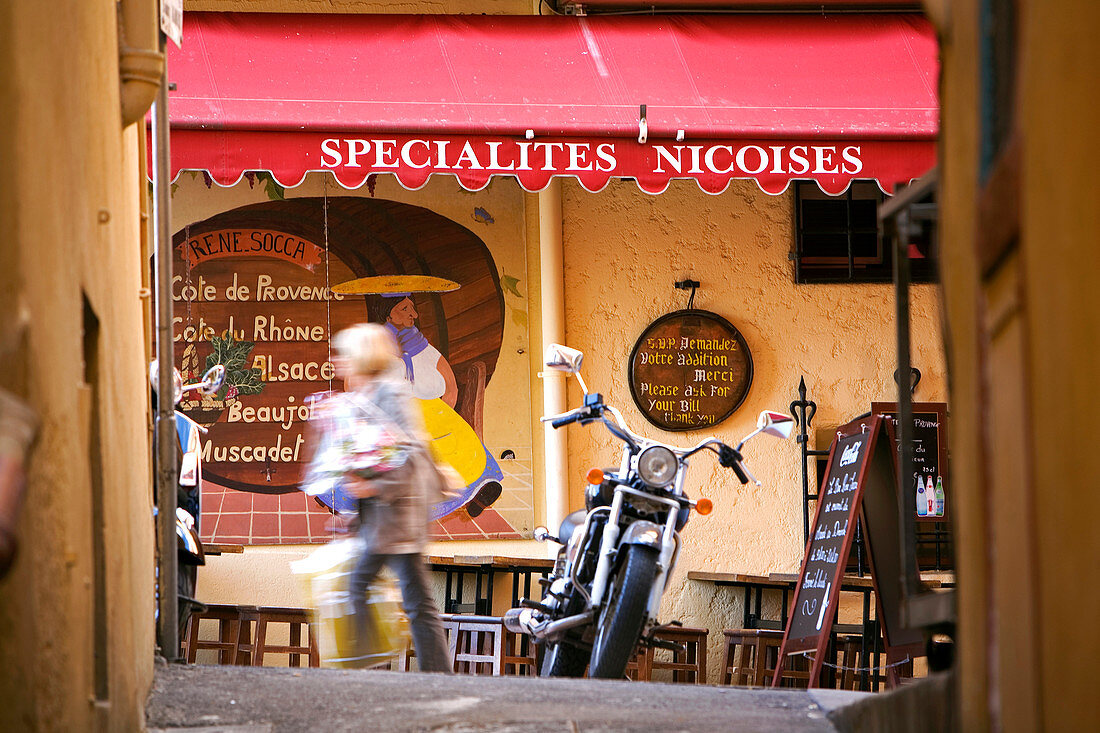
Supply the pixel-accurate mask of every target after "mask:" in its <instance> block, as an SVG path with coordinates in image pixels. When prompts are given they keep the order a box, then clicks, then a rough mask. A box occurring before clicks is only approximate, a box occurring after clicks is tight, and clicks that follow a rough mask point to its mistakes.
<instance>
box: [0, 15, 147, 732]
mask: <svg viewBox="0 0 1100 733" xmlns="http://www.w3.org/2000/svg"><path fill="white" fill-rule="evenodd" d="M2 5H3V7H2V8H0V109H3V110H4V114H3V115H2V116H0V160H2V161H3V175H2V176H0V211H2V217H0V219H2V224H0V232H2V236H3V241H2V243H0V334H2V338H4V339H7V338H8V336H9V333H10V329H11V324H12V323H13V321H14V316H15V313H16V308H17V307H18V306H19V304H23V305H25V306H26V308H28V310H29V312H30V317H31V323H30V327H29V331H28V334H27V340H26V342H25V343H24V344H23V345H21V346H20V347H18V348H17V349H16V350H15V351H14V352H12V353H10V354H7V355H5V357H4V358H5V361H4V367H3V369H2V370H0V384H2V385H3V386H4V387H5V388H7V389H10V390H12V391H13V392H16V393H17V394H19V395H21V396H23V397H24V398H26V400H27V401H28V402H29V403H30V404H31V405H32V406H33V407H34V408H35V409H36V410H37V411H38V413H39V414H40V416H41V418H42V432H41V434H40V437H39V440H38V443H37V445H36V447H35V449H34V451H33V453H32V455H31V460H30V464H29V480H28V489H27V494H26V504H25V507H24V510H23V512H22V516H21V519H20V521H19V524H18V528H17V529H18V533H19V537H20V539H21V542H22V547H21V552H20V554H19V557H18V559H17V561H16V564H15V566H14V567H13V569H12V571H11V574H10V575H9V576H8V577H7V578H6V579H4V580H3V581H2V582H0V700H2V701H3V704H2V705H0V730H5V731H21V730H35V731H91V730H117V731H134V730H141V729H142V728H143V726H144V715H143V706H144V699H145V694H146V692H147V691H148V689H149V684H150V681H151V678H152V669H153V651H154V641H153V613H154V607H153V525H152V521H153V520H152V507H151V489H150V480H149V475H150V469H149V459H148V456H149V444H148V436H147V430H146V411H145V409H143V405H146V404H147V402H148V389H147V386H146V384H147V382H146V376H145V375H146V368H145V353H144V345H143V341H142V336H141V334H142V311H141V303H142V301H141V298H140V295H139V289H140V285H141V274H140V273H141V268H142V257H141V250H140V235H139V203H138V202H139V196H140V195H142V194H143V193H144V190H145V183H144V181H141V180H140V179H139V160H140V158H139V155H140V154H141V153H140V151H141V146H140V143H139V140H138V135H137V129H136V127H131V128H129V129H127V130H125V131H123V130H122V129H121V122H120V114H119V91H118V41H117V34H116V24H117V8H116V4H115V2H113V1H112V0H97V1H96V2H67V3H63V4H61V5H58V4H53V3H51V4H42V3H38V2H33V1H30V0H17V1H16V2H14V3H11V2H6V3H3V4H2ZM59 17H64V18H65V20H66V22H65V23H58V18H59ZM82 293H83V296H84V297H86V298H87V302H88V304H89V305H90V307H91V309H92V310H93V311H94V313H95V316H96V317H97V318H98V321H99V339H98V341H99V343H98V362H99V372H100V374H99V379H98V380H94V384H93V385H92V386H90V387H85V386H84V384H85V364H84V362H85V359H84V356H85V351H84V346H83V341H84V334H83V327H84V326H83V324H84V305H83V300H82ZM96 393H98V402H99V405H100V408H99V411H98V415H94V414H92V413H91V412H90V408H91V407H92V400H91V397H92V395H94V394H96ZM93 417H94V418H97V422H94V423H92V426H90V425H89V419H90V418H93ZM93 426H94V427H93ZM93 434H95V435H98V444H99V449H98V450H99V453H100V456H101V460H100V463H101V464H102V466H104V467H105V468H104V471H103V474H102V477H101V480H100V481H99V485H100V487H101V489H100V491H99V493H101V495H102V500H101V504H102V511H103V514H104V516H105V526H104V528H103V530H104V533H105V534H104V537H105V545H104V546H105V553H104V556H103V565H104V567H105V568H106V572H105V574H103V575H100V576H97V574H96V572H95V568H94V563H93V554H94V553H93V544H94V543H93V531H94V530H93V527H92V526H91V524H92V523H91V516H92V504H93V501H95V499H94V496H95V495H96V494H97V491H96V490H94V488H93V487H94V485H95V483H96V481H95V480H94V478H93V474H94V473H95V469H94V466H95V465H96V461H94V460H93V457H92V454H93V452H95V450H96V449H95V446H94V442H95V441H93V440H91V437H92V435H93ZM97 584H102V587H103V593H104V597H105V598H106V608H105V609H103V613H101V614H99V615H98V616H97V613H96V610H95V604H94V601H93V597H94V591H95V588H96V586H97ZM97 626H98V627H99V628H101V629H102V630H103V636H102V639H103V642H102V643H101V646H100V649H101V651H102V652H103V656H102V658H103V659H104V660H105V670H106V671H105V677H103V678H101V679H100V682H99V685H98V688H99V689H100V691H101V693H102V692H103V691H105V692H106V694H105V695H103V694H101V695H100V697H99V699H98V700H97V699H96V690H97V681H96V671H95V670H96V665H95V659H94V650H95V649H96V643H95V632H94V629H95V628H96V627H97Z"/></svg>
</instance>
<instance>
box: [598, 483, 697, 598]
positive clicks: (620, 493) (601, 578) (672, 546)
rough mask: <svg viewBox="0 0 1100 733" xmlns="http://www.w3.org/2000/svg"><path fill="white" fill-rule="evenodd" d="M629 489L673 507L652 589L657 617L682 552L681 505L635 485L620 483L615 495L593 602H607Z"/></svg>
mask: <svg viewBox="0 0 1100 733" xmlns="http://www.w3.org/2000/svg"><path fill="white" fill-rule="evenodd" d="M627 493H639V495H641V496H642V497H644V498H646V499H648V500H650V501H660V502H661V503H665V504H668V505H669V507H670V511H669V513H668V518H667V519H666V520H665V526H664V530H663V532H662V534H661V548H660V555H659V557H658V559H657V577H656V578H655V579H654V581H653V587H652V589H650V594H649V601H648V604H647V607H646V615H647V616H648V617H649V618H650V619H651V620H652V619H656V618H657V613H658V611H660V609H661V598H662V596H664V593H665V585H666V583H667V582H668V577H669V575H670V574H671V572H672V567H673V564H674V562H675V560H676V555H677V554H678V552H677V551H678V550H679V547H680V537H679V535H677V533H676V519H677V512H678V511H679V509H680V505H679V504H678V503H677V502H674V501H672V500H666V499H656V498H655V497H652V496H646V495H644V494H640V492H635V491H634V490H633V489H626V488H622V487H620V488H618V489H616V491H615V497H614V498H613V499H612V500H611V511H610V513H609V515H608V518H607V524H606V525H605V526H604V533H603V538H602V539H601V542H600V556H599V559H598V561H597V562H596V572H595V577H594V578H593V579H592V599H591V606H592V608H599V606H600V604H601V603H602V602H603V598H604V593H605V592H606V591H607V580H608V576H610V574H611V567H612V565H613V564H614V563H613V560H614V557H615V550H616V545H617V544H618V541H619V518H620V517H621V516H622V508H623V497H624V496H625V495H626V494H627Z"/></svg>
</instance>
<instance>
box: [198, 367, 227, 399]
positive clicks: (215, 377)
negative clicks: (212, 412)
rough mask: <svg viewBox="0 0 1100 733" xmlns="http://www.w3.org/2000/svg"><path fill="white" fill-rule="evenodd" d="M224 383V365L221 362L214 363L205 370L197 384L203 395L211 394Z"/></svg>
mask: <svg viewBox="0 0 1100 733" xmlns="http://www.w3.org/2000/svg"><path fill="white" fill-rule="evenodd" d="M224 383H225V366H224V365H222V364H215V365H214V366H212V367H210V368H209V369H207V370H206V373H205V374H203V375H202V382H201V383H200V384H199V389H200V390H201V391H202V393H203V394H205V395H212V394H214V393H215V392H217V391H218V390H219V389H221V388H222V384H224Z"/></svg>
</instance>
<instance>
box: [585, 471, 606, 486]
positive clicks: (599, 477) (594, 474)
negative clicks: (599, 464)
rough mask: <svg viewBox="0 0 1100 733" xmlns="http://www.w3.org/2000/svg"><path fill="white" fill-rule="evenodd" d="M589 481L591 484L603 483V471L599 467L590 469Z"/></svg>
mask: <svg viewBox="0 0 1100 733" xmlns="http://www.w3.org/2000/svg"><path fill="white" fill-rule="evenodd" d="M588 483H590V484H596V485H599V484H602V483H603V471H601V470H600V469H598V468H590V469H588Z"/></svg>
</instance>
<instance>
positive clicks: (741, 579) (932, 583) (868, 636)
mask: <svg viewBox="0 0 1100 733" xmlns="http://www.w3.org/2000/svg"><path fill="white" fill-rule="evenodd" d="M688 580H696V581H700V582H705V583H714V584H715V585H716V586H725V587H733V588H743V589H744V616H743V618H742V624H743V625H742V628H745V629H771V630H778V631H784V630H786V628H787V619H788V615H789V612H790V602H791V596H792V595H793V593H794V589H795V584H796V583H797V582H798V574H797V573H769V574H768V575H766V576H765V575H750V574H747V573H716V572H710V571H704V570H689V571H688ZM921 585H922V586H924V587H925V588H940V587H948V586H953V585H954V576H953V575H950V574H947V575H945V574H944V573H930V574H927V575H926V576H925V577H922V580H921ZM840 589H841V591H846V592H850V593H860V594H861V595H862V596H863V598H862V606H863V608H862V618H861V622H860V623H858V624H838V623H834V624H833V633H840V634H859V635H860V636H861V637H862V642H861V647H860V665H859V666H860V667H863V668H868V667H871V666H872V664H871V661H872V660H874V665H873V666H875V667H877V666H878V661H879V657H880V655H881V652H882V649H881V644H880V636H879V630H878V621H877V618H876V615H875V614H873V613H872V611H873V609H872V607H871V594H872V593H874V590H875V585H874V580H873V579H872V578H871V577H870V576H869V575H845V576H844V578H843V579H842V580H841V585H840ZM766 590H775V591H779V592H780V593H781V594H782V601H781V605H780V618H778V619H768V618H764V616H763V611H762V605H763V604H762V600H763V595H764V591H766ZM879 677H880V675H879V674H878V673H875V674H874V675H868V673H867V672H862V673H861V674H860V678H861V689H866V690H870V689H876V690H877V689H878V687H879V684H880V683H881V680H880V679H879Z"/></svg>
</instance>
